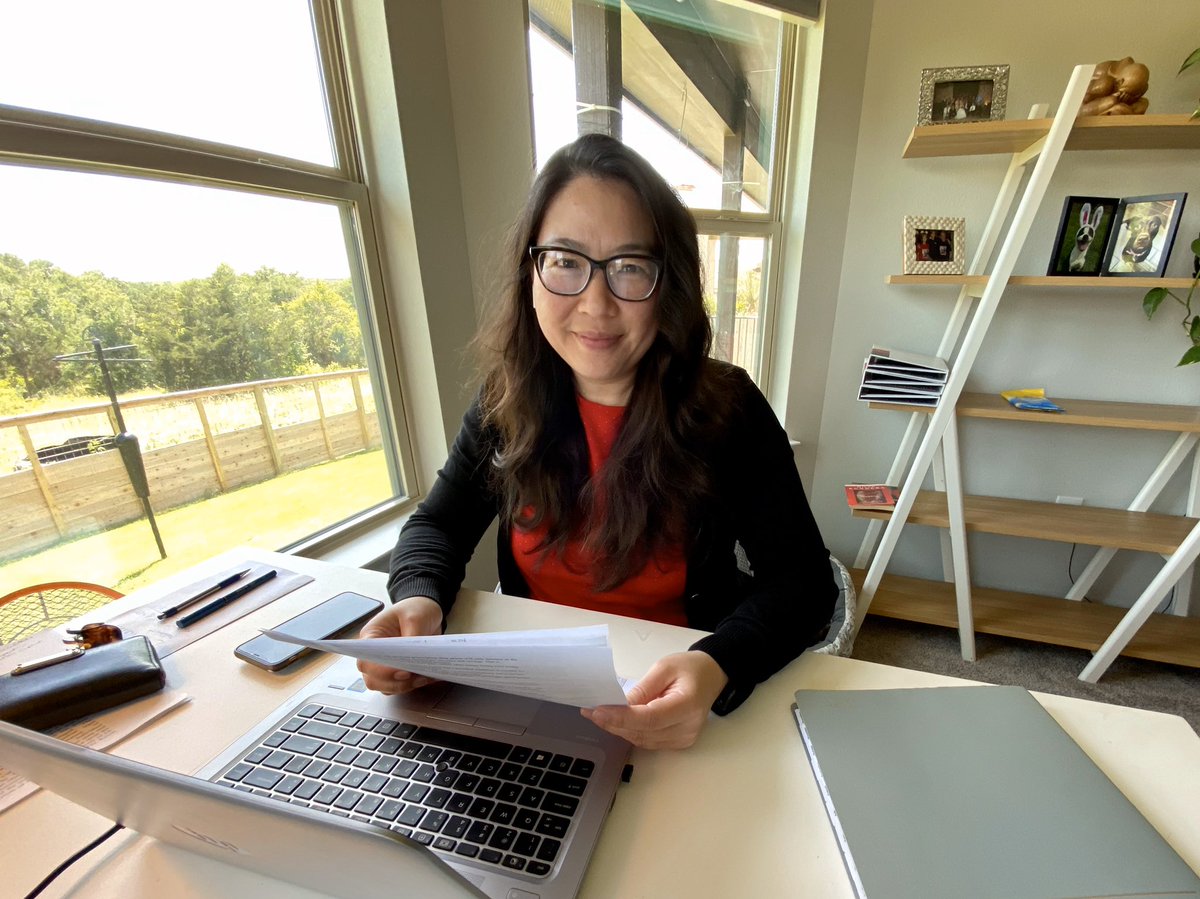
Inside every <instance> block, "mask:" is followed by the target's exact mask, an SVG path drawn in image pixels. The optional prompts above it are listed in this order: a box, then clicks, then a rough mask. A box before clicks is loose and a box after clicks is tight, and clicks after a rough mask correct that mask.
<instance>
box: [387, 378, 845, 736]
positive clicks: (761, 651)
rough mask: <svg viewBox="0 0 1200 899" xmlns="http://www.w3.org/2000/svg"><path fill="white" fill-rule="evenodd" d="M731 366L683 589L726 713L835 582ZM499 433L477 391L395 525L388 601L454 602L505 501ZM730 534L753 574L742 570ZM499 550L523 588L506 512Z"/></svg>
mask: <svg viewBox="0 0 1200 899" xmlns="http://www.w3.org/2000/svg"><path fill="white" fill-rule="evenodd" d="M715 364H720V363H715ZM728 375H729V376H730V377H732V379H733V381H734V385H735V394H736V402H735V406H734V409H733V410H732V415H731V417H730V425H729V427H728V428H727V429H726V431H725V433H724V434H723V435H722V436H721V438H720V439H719V440H717V441H716V442H715V444H714V445H712V446H709V447H707V448H705V449H704V451H705V452H706V453H708V454H709V459H710V462H711V464H712V469H713V472H714V477H713V483H714V484H715V485H716V495H715V496H714V497H713V498H712V500H711V503H710V504H709V507H708V509H707V510H706V511H705V513H704V515H703V516H702V517H701V520H699V521H698V522H696V527H697V531H696V539H695V540H694V541H693V543H694V545H693V547H692V550H691V552H690V553H689V554H688V557H687V586H686V592H685V596H684V609H685V611H686V613H687V619H688V624H689V625H690V626H692V627H694V628H698V629H701V630H706V631H712V633H710V634H709V635H707V636H705V637H703V638H701V639H700V640H698V641H697V642H696V643H695V644H693V646H692V647H691V648H692V649H698V650H703V651H704V652H707V653H708V654H709V655H710V656H712V657H713V659H715V660H716V662H717V664H719V665H720V666H721V668H722V670H724V672H725V673H726V674H727V675H728V676H729V687H728V688H727V689H726V691H725V692H724V693H723V694H722V696H721V697H720V698H719V699H718V701H717V703H716V704H715V705H714V706H713V708H714V710H715V711H717V712H718V713H721V714H724V713H726V712H729V711H731V710H732V709H734V708H736V707H737V706H738V705H740V704H741V702H742V701H743V700H745V698H746V697H747V696H749V695H750V692H751V691H752V690H753V689H754V685H755V684H757V683H760V682H761V681H764V680H766V679H767V678H768V677H770V676H771V675H772V674H774V673H775V672H776V671H778V670H779V669H780V668H782V667H783V666H784V665H786V664H787V663H788V662H790V661H791V660H792V659H794V658H796V656H798V655H799V654H800V653H801V652H802V651H803V650H804V648H805V647H807V646H810V645H812V644H813V643H815V642H817V641H818V640H820V639H821V638H822V636H823V635H824V632H825V630H826V628H827V626H828V624H829V620H830V617H831V615H832V612H833V606H834V602H835V600H836V598H837V593H838V588H837V585H836V584H835V582H834V580H833V573H832V569H831V568H830V564H829V552H828V550H826V548H825V544H824V542H823V540H822V538H821V534H820V531H819V530H818V529H817V523H816V521H815V520H814V518H813V514H812V511H811V509H810V508H809V506H808V500H807V498H806V497H805V495H804V488H803V486H802V485H801V483H800V476H799V475H798V474H797V472H796V465H795V461H794V459H793V456H792V449H791V445H790V444H789V443H788V439H787V434H786V433H785V432H784V430H783V428H782V427H780V425H779V421H778V419H776V417H775V413H774V412H773V411H772V410H771V407H770V405H769V404H768V403H767V400H766V398H765V397H764V396H763V395H762V393H761V392H760V391H759V390H758V388H757V387H756V386H755V384H754V382H753V381H751V380H750V378H749V376H748V375H746V374H745V372H743V371H742V370H741V369H734V370H733V371H732V372H729V373H728ZM495 440H496V435H495V433H494V432H493V433H485V432H484V429H483V427H482V423H481V413H480V409H479V401H478V399H476V401H475V402H474V403H472V405H471V408H470V409H468V410H467V414H466V416H465V417H464V418H463V425H462V429H461V430H460V431H459V433H458V437H457V438H456V439H455V441H454V446H453V447H452V448H451V450H450V457H449V458H448V459H447V460H446V464H445V466H444V467H443V468H442V469H441V471H439V472H438V478H437V481H436V483H435V484H434V485H433V489H432V490H430V492H429V495H428V496H427V497H426V498H425V500H424V501H423V502H422V503H421V504H420V505H419V506H418V507H417V509H416V511H415V512H414V513H413V514H412V516H411V517H410V518H409V520H408V522H407V523H406V524H405V525H404V527H403V528H402V529H401V531H400V538H399V540H398V541H397V542H396V547H395V549H394V550H393V551H392V560H391V569H390V571H391V573H390V575H389V577H388V593H389V595H390V596H391V598H392V601H393V602H396V601H399V600H401V599H404V598H406V597H409V596H428V597H430V598H432V599H434V600H435V601H436V602H437V603H438V604H439V605H440V606H441V607H442V610H443V612H444V613H445V614H447V615H448V614H449V612H450V608H451V606H452V605H453V604H454V599H455V596H456V595H457V594H458V591H459V588H460V587H461V586H462V582H463V578H464V576H465V569H466V564H467V562H468V561H469V560H470V558H471V555H472V554H473V553H474V551H475V547H476V546H477V545H478V543H479V540H480V539H481V538H482V536H483V534H484V532H485V531H486V530H487V528H488V526H489V525H490V524H491V523H492V521H493V520H494V519H495V518H496V516H497V514H498V513H499V511H500V497H499V495H498V494H497V493H496V491H495V490H493V489H492V487H491V486H490V484H489V478H488V468H489V466H490V465H491V459H492V451H491V447H493V446H494V445H495ZM697 451H700V448H697ZM735 543H740V544H741V546H742V548H743V550H744V552H745V555H746V558H747V559H748V561H749V563H750V569H751V572H752V576H748V575H747V574H746V573H744V572H742V571H740V570H739V568H738V563H737V557H736V555H735V550H734V546H735ZM497 558H498V566H499V571H500V589H501V590H502V591H503V592H504V593H507V594H509V595H513V596H527V595H528V594H529V588H528V586H527V585H526V583H525V580H524V578H523V577H522V576H521V573H520V571H519V570H518V568H517V566H516V562H515V560H514V559H513V554H512V541H511V532H510V529H509V527H508V526H507V522H503V521H502V522H501V527H500V533H499V539H498V546H497Z"/></svg>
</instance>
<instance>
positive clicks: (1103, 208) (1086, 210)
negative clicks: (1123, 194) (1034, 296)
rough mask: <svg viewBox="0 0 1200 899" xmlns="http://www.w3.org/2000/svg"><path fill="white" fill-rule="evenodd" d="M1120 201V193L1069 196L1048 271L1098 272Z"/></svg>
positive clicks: (1067, 273) (1105, 253)
mask: <svg viewBox="0 0 1200 899" xmlns="http://www.w3.org/2000/svg"><path fill="white" fill-rule="evenodd" d="M1120 203H1121V199H1120V197H1067V199H1066V201H1065V202H1064V203H1063V209H1062V217H1061V218H1059V220H1058V231H1057V232H1056V235H1057V236H1056V237H1055V238H1054V250H1053V252H1052V253H1051V254H1050V265H1049V267H1048V268H1047V269H1046V274H1047V275H1072V276H1074V275H1090V276H1092V277H1097V276H1099V274H1100V270H1101V269H1102V268H1103V267H1104V260H1105V257H1106V255H1107V251H1108V235H1109V233H1110V232H1111V231H1112V223H1113V218H1114V216H1115V215H1116V212H1117V207H1118V206H1119V205H1120Z"/></svg>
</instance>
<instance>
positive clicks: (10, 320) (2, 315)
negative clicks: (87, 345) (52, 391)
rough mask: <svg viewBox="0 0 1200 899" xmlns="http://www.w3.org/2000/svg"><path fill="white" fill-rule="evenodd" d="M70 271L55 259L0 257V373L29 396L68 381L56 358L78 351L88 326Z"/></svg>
mask: <svg viewBox="0 0 1200 899" xmlns="http://www.w3.org/2000/svg"><path fill="white" fill-rule="evenodd" d="M69 278H70V276H69V275H66V273H64V272H62V271H61V270H60V269H58V268H56V267H55V266H54V265H52V264H51V263H49V262H46V261H44V260H36V261H34V262H31V263H29V264H25V263H24V262H22V261H21V260H20V259H18V258H17V257H16V256H12V255H7V254H6V255H0V372H3V376H4V378H5V379H6V380H9V381H11V382H13V383H15V384H18V385H20V387H21V389H22V390H23V391H24V393H25V396H26V397H30V396H33V395H35V394H37V393H39V392H40V391H43V390H47V389H49V388H51V387H53V386H55V385H56V384H58V383H59V381H60V380H61V379H62V370H61V368H60V367H59V365H58V363H56V362H55V361H54V357H55V356H56V355H59V354H61V353H65V352H73V351H74V350H75V349H76V348H77V347H76V346H75V344H76V343H78V341H79V339H80V337H81V333H82V329H81V319H80V315H79V310H78V307H77V306H76V305H75V304H74V303H73V302H72V301H71V299H70V290H69V286H70V285H69V283H68V281H69Z"/></svg>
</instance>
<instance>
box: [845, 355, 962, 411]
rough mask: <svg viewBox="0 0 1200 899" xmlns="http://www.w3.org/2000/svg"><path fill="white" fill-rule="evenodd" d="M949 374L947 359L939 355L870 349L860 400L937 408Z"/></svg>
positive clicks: (860, 390) (864, 365)
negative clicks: (940, 357)
mask: <svg viewBox="0 0 1200 899" xmlns="http://www.w3.org/2000/svg"><path fill="white" fill-rule="evenodd" d="M949 374H950V368H949V366H947V365H946V360H945V359H939V358H938V357H937V356H923V355H921V354H920V353H909V352H906V351H905V350H891V349H885V348H883V347H871V354H870V355H869V356H867V359H866V361H865V362H864V363H863V376H862V386H860V387H859V388H858V398H859V399H860V400H862V401H864V402H868V403H897V404H900V405H905V406H936V405H937V404H938V400H939V399H940V398H941V395H942V389H943V388H944V387H945V386H946V378H947V377H948V376H949Z"/></svg>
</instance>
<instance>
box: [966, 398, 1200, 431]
mask: <svg viewBox="0 0 1200 899" xmlns="http://www.w3.org/2000/svg"><path fill="white" fill-rule="evenodd" d="M1051 399H1053V400H1054V402H1055V403H1057V404H1058V405H1060V406H1062V407H1063V411H1062V412H1028V411H1025V410H1022V409H1018V408H1016V407H1015V406H1013V405H1012V403H1010V402H1008V400H1006V399H1004V397H1002V396H1000V394H998V393H964V394H963V395H962V396H960V397H959V398H958V405H957V406H956V407H955V411H956V412H957V414H958V416H959V417H960V418H992V419H999V420H1002V421H1024V422H1030V423H1032V424H1041V425H1090V426H1094V427H1098V428H1127V429H1130V430H1137V431H1171V432H1174V433H1181V432H1184V431H1188V432H1192V433H1197V432H1200V407H1197V406H1168V405H1156V404H1153V403H1112V402H1103V401H1099V400H1073V399H1059V398H1058V397H1051Z"/></svg>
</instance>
